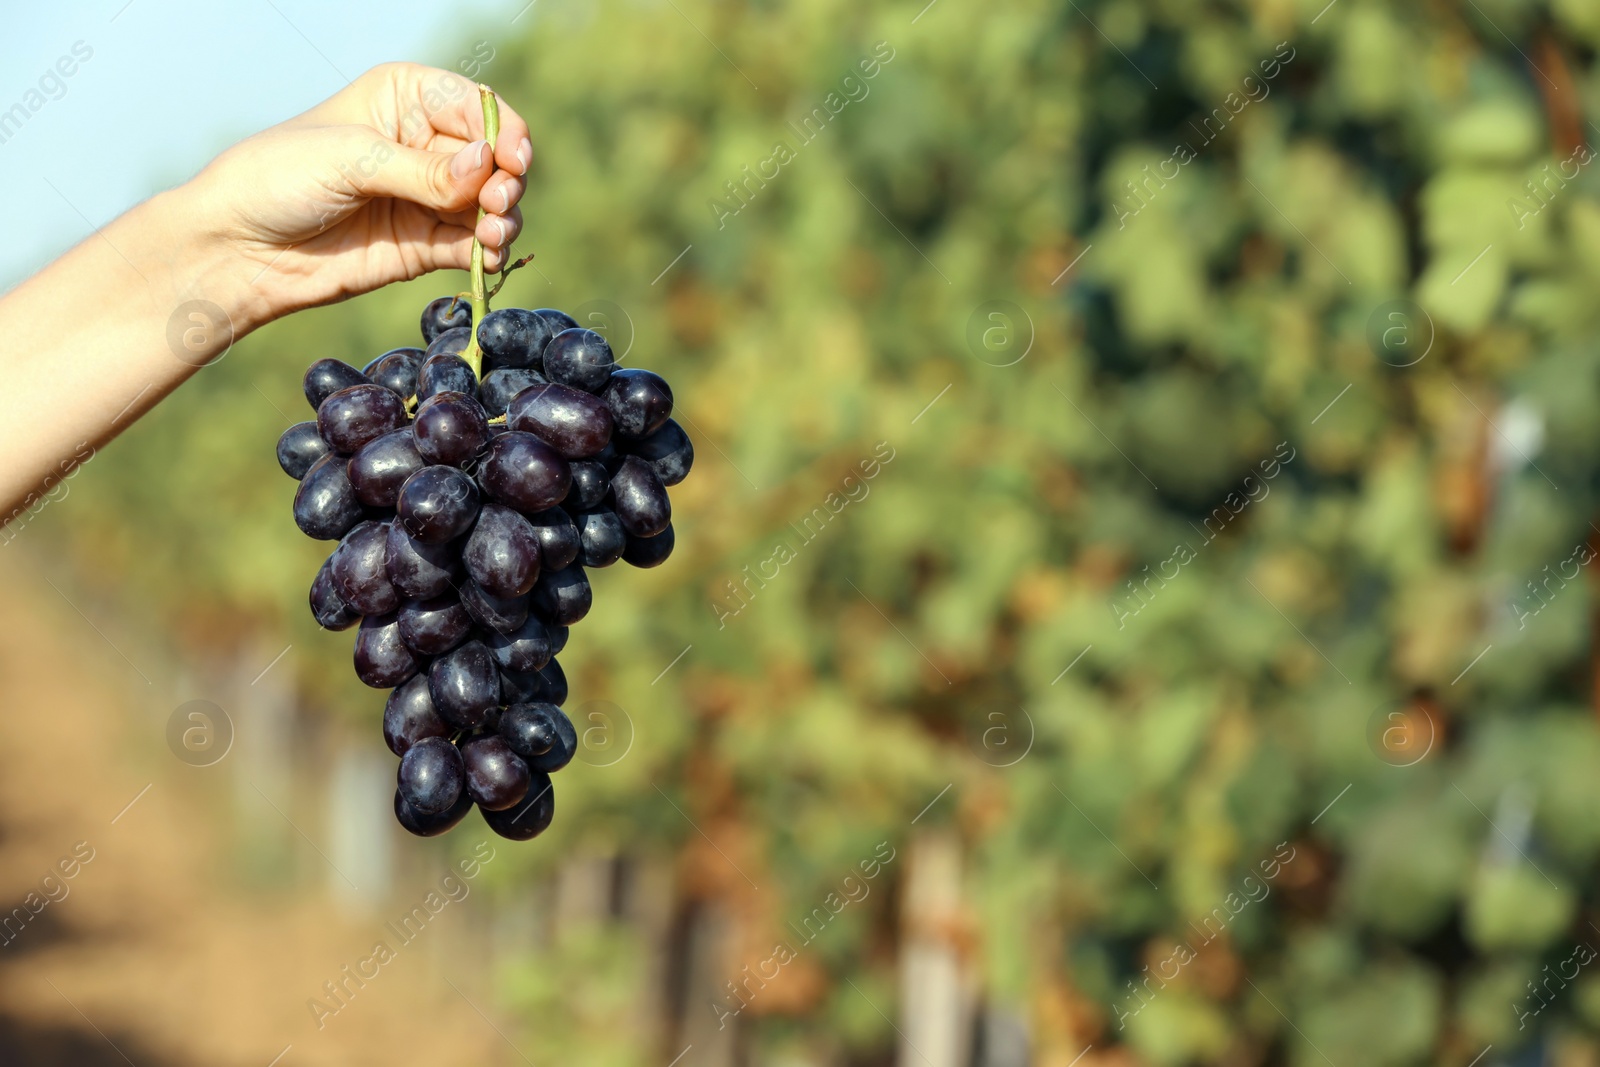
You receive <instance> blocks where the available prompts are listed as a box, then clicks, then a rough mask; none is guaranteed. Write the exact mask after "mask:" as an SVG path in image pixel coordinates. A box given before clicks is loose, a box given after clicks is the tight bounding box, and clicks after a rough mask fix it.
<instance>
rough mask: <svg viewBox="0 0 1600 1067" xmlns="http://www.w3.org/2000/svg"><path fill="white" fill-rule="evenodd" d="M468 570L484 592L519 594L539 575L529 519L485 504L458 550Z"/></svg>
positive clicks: (498, 595) (537, 542)
mask: <svg viewBox="0 0 1600 1067" xmlns="http://www.w3.org/2000/svg"><path fill="white" fill-rule="evenodd" d="M461 558H462V561H463V562H464V563H465V564H466V566H467V573H468V574H469V575H471V576H472V580H473V581H474V582H476V583H478V585H479V586H480V587H482V589H483V590H484V592H487V593H490V594H491V595H493V596H497V597H502V598H509V597H518V596H521V595H522V594H524V593H526V592H527V591H528V590H530V589H532V588H533V583H534V582H535V581H536V580H537V579H538V577H539V539H538V538H537V537H536V536H535V535H534V532H533V527H532V526H530V525H529V524H528V520H527V519H525V518H523V517H522V516H521V515H519V514H517V513H516V512H515V511H513V510H511V509H510V508H508V507H504V506H502V505H500V504H485V505H483V509H482V510H481V511H480V512H479V513H478V522H477V525H476V526H474V527H473V528H472V535H471V536H470V537H468V538H467V545H466V548H465V549H463V550H462V553H461Z"/></svg>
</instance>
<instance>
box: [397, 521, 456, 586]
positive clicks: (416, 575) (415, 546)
mask: <svg viewBox="0 0 1600 1067" xmlns="http://www.w3.org/2000/svg"><path fill="white" fill-rule="evenodd" d="M388 573H389V581H390V582H391V583H393V584H394V587H395V589H396V590H398V591H399V593H400V595H401V596H403V597H407V598H409V599H411V600H427V599H428V598H430V597H436V596H440V595H442V594H444V593H447V592H449V591H451V590H452V589H454V588H455V587H456V582H457V580H458V579H459V578H460V577H461V553H460V551H459V550H458V548H457V546H455V545H451V544H439V545H430V544H427V543H425V542H422V541H418V540H417V539H416V538H414V537H412V536H411V535H410V534H408V533H406V531H405V527H403V526H401V525H400V524H399V523H398V522H396V523H391V524H390V526H389V545H388Z"/></svg>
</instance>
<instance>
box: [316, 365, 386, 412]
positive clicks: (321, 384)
mask: <svg viewBox="0 0 1600 1067" xmlns="http://www.w3.org/2000/svg"><path fill="white" fill-rule="evenodd" d="M301 384H302V386H303V387H304V389H305V393H306V402H307V403H309V404H310V405H311V410H312V411H317V410H319V409H321V407H322V402H323V401H324V400H326V399H328V398H329V397H330V396H332V395H333V394H334V393H337V392H338V391H339V390H341V389H348V388H350V387H351V386H352V385H371V384H372V381H371V379H369V378H368V377H367V376H366V375H365V374H362V373H361V372H360V371H358V370H356V369H355V368H354V367H352V366H351V365H350V364H348V363H342V362H340V361H339V360H337V359H319V360H317V361H316V362H315V363H313V364H311V366H309V367H307V368H306V376H305V377H304V378H303V379H301Z"/></svg>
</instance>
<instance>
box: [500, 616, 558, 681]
mask: <svg viewBox="0 0 1600 1067" xmlns="http://www.w3.org/2000/svg"><path fill="white" fill-rule="evenodd" d="M486 643H487V644H488V646H489V654H490V655H491V656H493V657H494V661H495V663H496V664H497V665H498V666H499V667H501V668H502V669H503V670H507V671H517V672H519V673H523V674H526V673H528V672H530V671H537V670H538V669H539V668H541V667H543V666H544V665H545V664H546V663H549V662H550V633H549V631H548V630H547V629H546V628H545V625H544V623H542V622H540V621H539V620H538V619H537V618H535V617H533V616H531V615H530V616H529V617H528V618H527V619H526V620H525V621H524V622H523V624H522V625H521V626H519V627H517V628H516V629H515V630H512V631H511V632H510V633H504V634H501V633H491V634H489V636H488V638H487V639H486Z"/></svg>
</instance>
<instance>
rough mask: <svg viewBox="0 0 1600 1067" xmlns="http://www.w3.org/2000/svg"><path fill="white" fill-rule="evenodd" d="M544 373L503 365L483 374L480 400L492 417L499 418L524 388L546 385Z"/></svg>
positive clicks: (479, 390) (479, 387)
mask: <svg viewBox="0 0 1600 1067" xmlns="http://www.w3.org/2000/svg"><path fill="white" fill-rule="evenodd" d="M544 384H545V378H544V375H542V374H540V373H539V372H538V371H536V370H516V369H512V368H509V367H503V368H499V369H496V370H492V371H490V372H489V373H488V374H485V375H484V376H483V383H482V384H481V385H479V386H478V400H479V402H481V403H482V404H483V410H484V411H485V412H487V413H488V415H489V417H490V418H491V419H494V418H499V417H500V416H501V415H504V414H505V413H506V408H508V407H510V406H511V401H512V399H513V398H514V397H516V395H517V394H518V393H520V392H522V391H523V390H524V389H532V388H533V387H534V386H536V385H544Z"/></svg>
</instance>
